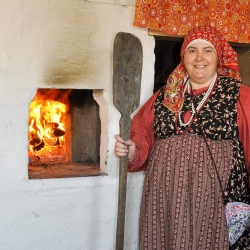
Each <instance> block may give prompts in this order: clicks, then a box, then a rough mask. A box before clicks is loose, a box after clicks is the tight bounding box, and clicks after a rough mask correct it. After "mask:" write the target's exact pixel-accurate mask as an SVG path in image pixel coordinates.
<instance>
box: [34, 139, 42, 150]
mask: <svg viewBox="0 0 250 250" xmlns="http://www.w3.org/2000/svg"><path fill="white" fill-rule="evenodd" d="M44 146H45V143H44V141H41V143H40V144H38V145H36V146H34V147H33V150H34V151H40V150H41V149H42V148H43V147H44Z"/></svg>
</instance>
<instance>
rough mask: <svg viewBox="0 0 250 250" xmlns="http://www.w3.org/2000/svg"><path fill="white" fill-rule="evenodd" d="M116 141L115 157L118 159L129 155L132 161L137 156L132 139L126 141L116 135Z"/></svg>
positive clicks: (129, 159)
mask: <svg viewBox="0 0 250 250" xmlns="http://www.w3.org/2000/svg"><path fill="white" fill-rule="evenodd" d="M115 139H116V142H115V149H114V153H115V155H116V156H118V157H120V156H125V155H128V161H129V162H130V161H132V160H133V158H134V157H135V154H136V145H135V142H134V141H132V140H131V139H129V140H126V141H124V140H123V139H122V138H121V137H120V135H115Z"/></svg>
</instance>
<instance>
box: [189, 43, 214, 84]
mask: <svg viewBox="0 0 250 250" xmlns="http://www.w3.org/2000/svg"><path fill="white" fill-rule="evenodd" d="M217 61H218V57H217V53H216V51H215V50H214V48H213V47H212V46H210V45H208V44H205V43H202V42H199V43H195V44H192V45H191V46H190V47H189V48H188V49H187V50H186V51H185V54H184V64H185V68H186V70H187V72H188V75H189V77H190V83H191V85H192V87H193V88H201V87H205V86H209V85H210V83H211V81H212V79H213V77H214V74H215V72H216V69H217Z"/></svg>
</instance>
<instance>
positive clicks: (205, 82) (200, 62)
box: [115, 26, 250, 250]
mask: <svg viewBox="0 0 250 250" xmlns="http://www.w3.org/2000/svg"><path fill="white" fill-rule="evenodd" d="M249 97H250V88H249V87H248V86H247V85H245V84H242V83H241V82H240V76H239V73H238V62H237V54H236V53H235V51H234V50H233V49H232V48H231V46H230V45H229V44H228V43H227V41H226V40H225V38H224V37H223V36H222V35H221V34H220V33H219V32H218V30H217V29H216V28H214V27H207V26H206V27H196V28H194V29H193V30H191V31H190V32H189V33H188V34H187V35H186V36H185V38H184V42H183V45H182V48H181V62H180V64H179V65H178V66H177V68H176V69H175V70H174V71H173V73H172V74H171V75H170V76H169V78H168V80H167V83H166V85H165V86H164V87H163V88H161V89H160V90H159V91H158V92H157V93H156V94H154V95H153V96H152V97H151V98H150V99H149V100H148V101H147V102H146V104H144V106H143V107H142V108H141V109H140V110H139V111H138V113H137V114H136V116H135V117H134V119H133V122H132V127H131V138H130V139H129V140H126V141H124V140H123V138H121V137H120V136H119V135H116V137H115V138H116V143H115V154H116V155H117V156H124V155H126V154H128V158H129V171H142V170H146V173H145V182H144V189H143V196H142V205H141V217H140V249H143V250H146V249H148V250H152V249H175V250H181V249H188V250H191V249H192V250H197V249H201V250H204V249H209V250H215V249H218V250H221V249H250V230H246V231H245V232H244V234H243V235H242V236H241V238H240V239H239V240H238V241H237V242H236V243H235V244H233V245H232V246H231V245H230V244H229V242H228V230H227V224H226V218H225V214H224V200H223V196H222V190H221V188H222V189H223V191H224V199H225V202H229V201H241V202H245V203H248V204H250V192H249V179H248V173H247V168H248V170H249V168H250V148H249V137H250V132H249V131H250V111H249V107H250V100H249V99H250V98H249Z"/></svg>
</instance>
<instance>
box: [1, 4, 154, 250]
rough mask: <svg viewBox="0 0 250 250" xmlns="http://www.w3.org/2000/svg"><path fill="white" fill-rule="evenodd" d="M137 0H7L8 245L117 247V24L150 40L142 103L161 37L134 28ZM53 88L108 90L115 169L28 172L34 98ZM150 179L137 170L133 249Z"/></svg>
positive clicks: (106, 132) (12, 248) (4, 232)
mask: <svg viewBox="0 0 250 250" xmlns="http://www.w3.org/2000/svg"><path fill="white" fill-rule="evenodd" d="M134 4H135V3H134V1H131V0H121V1H112V0H110V1H108V0H107V1H102V0H101V1H82V0H42V1H41V0H15V1H14V0H1V2H0V249H1V250H17V249H18V250H28V249H32V250H45V249H46V250H83V249H84V250H85V249H86V250H109V249H110V250H112V249H115V236H116V216H117V199H118V193H117V191H118V171H119V168H118V166H119V161H118V159H117V158H116V157H115V156H114V153H113V146H114V135H115V134H117V133H119V117H120V115H119V113H118V112H117V110H116V109H115V108H114V106H113V104H112V63H113V62H112V49H113V41H114V38H115V35H116V33H117V32H130V33H132V34H134V35H136V36H137V37H138V38H139V39H140V40H141V42H142V46H143V71H142V82H141V104H143V103H144V102H145V101H146V100H147V99H148V97H149V96H151V94H152V91H153V81H154V79H153V78H154V38H153V37H150V36H149V35H148V32H147V30H146V29H141V28H137V27H133V25H132V22H133V15H134ZM53 87H55V88H85V89H103V97H102V98H101V99H98V102H99V104H100V103H101V105H102V109H103V110H105V112H103V113H104V114H103V113H102V114H101V118H102V121H103V124H102V138H101V144H102V145H101V155H102V158H101V168H102V170H103V171H104V172H106V173H107V175H105V176H102V177H82V178H63V179H43V180H29V179H28V171H27V164H28V157H27V146H28V134H27V122H28V116H29V103H30V101H31V100H32V99H33V97H34V95H35V93H36V90H37V88H53ZM97 95H98V92H97ZM97 98H98V97H97ZM102 116H103V117H102ZM142 183H143V173H133V174H131V173H129V175H128V191H127V208H126V225H125V226H126V229H125V248H124V249H127V250H134V249H137V247H138V223H139V208H140V199H141V190H142Z"/></svg>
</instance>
